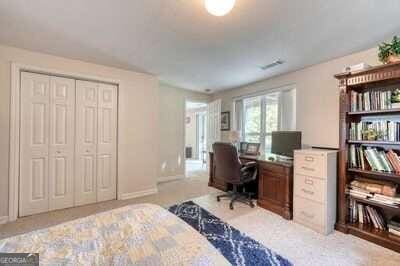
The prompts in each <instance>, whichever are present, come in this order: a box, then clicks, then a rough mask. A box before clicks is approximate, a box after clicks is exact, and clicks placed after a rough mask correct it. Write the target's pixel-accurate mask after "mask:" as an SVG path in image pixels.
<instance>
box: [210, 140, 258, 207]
mask: <svg viewBox="0 0 400 266" xmlns="http://www.w3.org/2000/svg"><path fill="white" fill-rule="evenodd" d="M213 151H214V160H215V163H214V165H215V176H216V177H218V179H223V180H224V181H225V182H226V183H228V184H232V186H233V189H232V191H229V192H228V193H226V194H223V195H219V196H217V201H220V199H221V198H223V197H229V198H231V202H230V204H229V208H230V209H231V210H233V203H234V202H235V201H239V202H242V203H245V204H248V205H250V207H252V208H253V207H254V203H253V201H252V199H251V196H252V195H253V193H248V192H245V188H244V187H243V191H242V192H239V191H238V187H239V186H244V185H245V184H246V183H249V182H252V181H254V180H255V179H256V177H257V163H256V162H248V163H246V164H242V162H241V161H240V159H239V155H238V152H237V149H236V147H235V146H234V145H232V144H230V143H223V142H216V143H214V144H213Z"/></svg>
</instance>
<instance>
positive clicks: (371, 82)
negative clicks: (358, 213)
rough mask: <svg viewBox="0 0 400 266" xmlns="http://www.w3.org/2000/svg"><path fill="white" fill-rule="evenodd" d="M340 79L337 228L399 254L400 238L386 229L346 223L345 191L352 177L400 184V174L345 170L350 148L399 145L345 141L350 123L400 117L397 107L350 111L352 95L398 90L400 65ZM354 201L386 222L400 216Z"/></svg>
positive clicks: (375, 204) (365, 201)
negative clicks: (353, 92) (380, 215)
mask: <svg viewBox="0 0 400 266" xmlns="http://www.w3.org/2000/svg"><path fill="white" fill-rule="evenodd" d="M335 77H336V78H337V79H338V80H339V89H340V99H339V100H340V113H339V123H340V126H339V161H338V191H337V193H338V194H337V198H338V213H337V222H336V226H335V227H336V229H337V230H339V231H341V232H343V233H348V234H353V235H355V236H358V237H360V238H363V239H365V240H368V241H371V242H373V243H375V244H378V245H381V246H384V247H386V248H389V249H392V250H395V251H397V252H400V237H397V236H395V235H393V234H391V233H389V232H388V231H387V230H378V229H375V228H374V227H373V225H367V224H359V223H351V222H350V221H349V204H350V201H349V198H350V197H349V195H347V194H346V189H347V187H348V186H349V183H350V182H351V181H352V180H353V179H354V178H355V177H363V178H368V179H371V180H385V181H391V182H393V183H397V184H400V175H398V174H394V173H387V172H377V171H369V170H362V169H357V168H348V165H349V162H348V160H349V158H348V156H349V147H350V145H357V146H358V145H368V146H377V147H383V148H385V149H389V148H391V149H394V150H396V149H397V150H400V142H392V141H364V140H361V141H357V140H348V139H347V137H348V136H349V129H350V123H351V122H355V121H356V122H357V121H360V120H361V119H363V117H368V116H374V119H379V118H382V120H386V119H388V118H387V117H388V116H390V115H400V108H392V109H381V110H370V111H355V112H354V111H351V92H352V91H356V92H358V93H362V92H366V91H371V90H380V91H383V90H393V89H395V88H400V63H396V64H387V65H381V66H377V67H372V68H369V69H366V70H363V71H357V72H352V73H351V72H347V73H341V74H337V75H335ZM353 198H355V199H356V201H357V202H360V203H362V204H364V205H370V206H372V207H374V208H377V209H379V210H380V211H381V214H382V216H383V218H384V219H385V220H386V222H388V220H389V219H391V218H392V217H394V216H398V215H400V210H399V208H395V207H392V206H388V205H385V204H380V203H379V202H375V201H370V200H368V199H359V198H356V197H353Z"/></svg>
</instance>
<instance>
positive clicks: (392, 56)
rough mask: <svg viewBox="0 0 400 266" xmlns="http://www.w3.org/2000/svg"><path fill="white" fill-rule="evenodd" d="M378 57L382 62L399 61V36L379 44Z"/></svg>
mask: <svg viewBox="0 0 400 266" xmlns="http://www.w3.org/2000/svg"><path fill="white" fill-rule="evenodd" d="M378 57H379V60H380V61H381V62H382V63H384V64H389V63H395V62H400V38H399V37H398V36H394V37H393V39H392V41H391V42H390V43H387V42H383V43H382V44H381V45H379V52H378Z"/></svg>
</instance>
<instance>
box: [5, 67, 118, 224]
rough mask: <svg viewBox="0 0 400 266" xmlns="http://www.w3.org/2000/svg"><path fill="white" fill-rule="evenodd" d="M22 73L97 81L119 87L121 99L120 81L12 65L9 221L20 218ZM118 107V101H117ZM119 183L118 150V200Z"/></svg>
mask: <svg viewBox="0 0 400 266" xmlns="http://www.w3.org/2000/svg"><path fill="white" fill-rule="evenodd" d="M21 71H27V72H34V73H38V74H46V75H53V76H60V77H68V78H74V79H79V80H89V81H97V82H103V83H111V84H115V85H117V87H118V89H117V93H118V97H117V99H118V98H119V85H120V84H121V81H120V80H117V79H111V78H104V77H98V76H91V75H85V74H81V73H74V72H68V71H62V70H57V69H49V68H42V67H38V66H32V65H25V64H20V63H17V62H12V63H11V99H10V159H9V192H8V201H9V202H8V220H9V221H15V220H16V219H17V217H18V201H19V157H20V154H19V142H20V132H19V125H20V76H21ZM117 106H118V100H117ZM118 109H119V107H117V147H118ZM119 183H120V182H118V148H117V199H121V198H122V190H121V188H120V185H119Z"/></svg>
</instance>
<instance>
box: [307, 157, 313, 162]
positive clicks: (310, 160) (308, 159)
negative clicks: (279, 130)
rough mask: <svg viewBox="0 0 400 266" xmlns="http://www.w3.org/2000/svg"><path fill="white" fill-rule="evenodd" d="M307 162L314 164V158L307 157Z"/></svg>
mask: <svg viewBox="0 0 400 266" xmlns="http://www.w3.org/2000/svg"><path fill="white" fill-rule="evenodd" d="M305 160H306V161H307V162H314V157H311V156H306V157H305Z"/></svg>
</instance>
